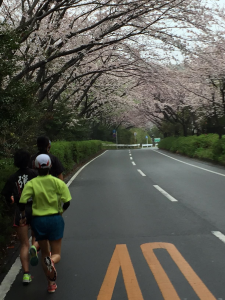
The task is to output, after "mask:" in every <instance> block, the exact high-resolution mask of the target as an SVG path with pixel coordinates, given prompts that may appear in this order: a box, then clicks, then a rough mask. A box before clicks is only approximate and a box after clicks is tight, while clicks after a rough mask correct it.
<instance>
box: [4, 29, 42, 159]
mask: <svg viewBox="0 0 225 300" xmlns="http://www.w3.org/2000/svg"><path fill="white" fill-rule="evenodd" d="M0 39H1V43H0V107H1V109H0V146H1V150H0V155H5V154H6V152H8V153H9V154H10V149H11V148H14V147H15V145H16V144H18V137H20V138H21V136H22V135H23V133H24V132H26V135H27V134H28V130H27V129H28V128H29V126H30V127H32V126H31V124H32V123H34V119H35V118H37V115H38V114H37V109H35V108H34V107H33V108H32V109H31V107H32V104H33V103H34V94H35V91H36V84H34V83H33V82H31V81H27V80H13V76H14V75H15V73H16V72H17V71H18V70H19V68H18V65H19V62H20V58H19V57H18V56H17V55H16V50H17V49H18V48H19V43H18V37H17V34H16V33H15V32H14V31H12V30H9V29H8V28H7V26H6V25H5V24H0Z"/></svg>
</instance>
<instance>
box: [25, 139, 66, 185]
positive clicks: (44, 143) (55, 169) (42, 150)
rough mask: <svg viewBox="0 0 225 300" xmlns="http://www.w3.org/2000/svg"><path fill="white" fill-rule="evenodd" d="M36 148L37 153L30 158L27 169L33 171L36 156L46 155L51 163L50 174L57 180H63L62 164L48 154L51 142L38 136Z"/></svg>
mask: <svg viewBox="0 0 225 300" xmlns="http://www.w3.org/2000/svg"><path fill="white" fill-rule="evenodd" d="M37 147H38V153H36V154H35V155H33V156H32V157H31V161H30V164H29V167H30V168H32V169H35V159H36V157H37V156H38V155H40V154H48V156H49V157H50V159H51V162H52V167H51V169H50V174H51V175H52V176H54V177H58V178H59V179H61V180H63V174H62V173H63V171H64V168H63V165H62V163H61V162H60V161H59V159H58V158H57V157H56V156H54V155H53V154H51V153H49V151H50V148H51V141H50V140H49V138H48V137H46V136H40V137H38V139H37Z"/></svg>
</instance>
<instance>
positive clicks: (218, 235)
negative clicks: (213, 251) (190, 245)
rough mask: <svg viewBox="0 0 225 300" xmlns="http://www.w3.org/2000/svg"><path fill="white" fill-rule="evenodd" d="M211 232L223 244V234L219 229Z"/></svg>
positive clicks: (224, 236) (224, 238) (224, 240)
mask: <svg viewBox="0 0 225 300" xmlns="http://www.w3.org/2000/svg"><path fill="white" fill-rule="evenodd" d="M212 234H214V235H215V236H216V237H218V239H220V240H221V241H222V242H223V243H224V244H225V235H224V234H222V233H221V232H220V231H212Z"/></svg>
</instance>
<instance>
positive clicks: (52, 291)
mask: <svg viewBox="0 0 225 300" xmlns="http://www.w3.org/2000/svg"><path fill="white" fill-rule="evenodd" d="M56 289H57V285H56V283H55V282H54V283H53V284H49V285H48V292H49V293H55V290H56Z"/></svg>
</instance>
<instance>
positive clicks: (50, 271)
mask: <svg viewBox="0 0 225 300" xmlns="http://www.w3.org/2000/svg"><path fill="white" fill-rule="evenodd" d="M44 263H45V265H46V266H47V274H46V275H47V278H48V279H49V280H50V281H56V277H57V272H56V268H55V265H54V262H53V260H52V259H51V258H50V257H49V256H46V257H45V258H44Z"/></svg>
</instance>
